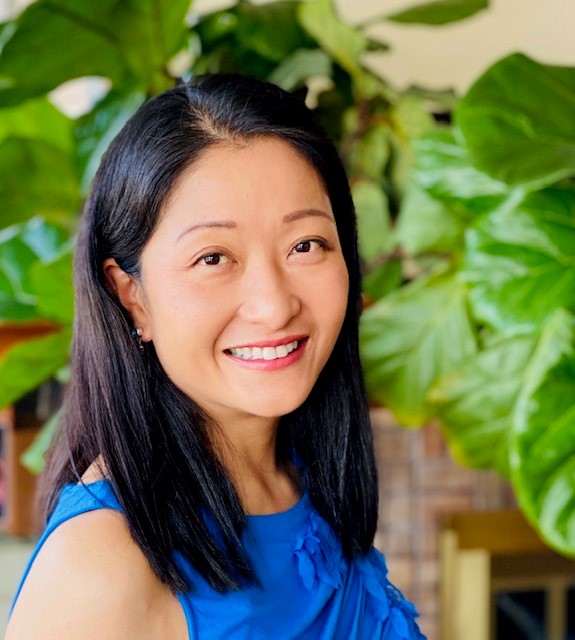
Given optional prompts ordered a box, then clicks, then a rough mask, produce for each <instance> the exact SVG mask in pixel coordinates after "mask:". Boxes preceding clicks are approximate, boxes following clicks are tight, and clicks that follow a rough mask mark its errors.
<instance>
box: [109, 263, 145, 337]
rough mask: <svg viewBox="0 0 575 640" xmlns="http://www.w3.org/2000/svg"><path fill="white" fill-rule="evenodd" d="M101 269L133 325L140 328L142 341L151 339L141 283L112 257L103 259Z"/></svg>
mask: <svg viewBox="0 0 575 640" xmlns="http://www.w3.org/2000/svg"><path fill="white" fill-rule="evenodd" d="M103 269H104V278H105V279H106V284H107V285H108V287H109V288H110V290H111V291H113V292H114V293H115V294H116V296H117V297H118V300H119V301H120V304H121V305H122V306H123V307H124V309H126V311H127V312H128V313H129V314H130V316H131V317H132V321H133V322H134V327H135V328H140V329H142V336H141V337H142V340H143V341H144V342H147V341H149V340H151V339H152V335H151V330H150V319H149V314H148V311H147V307H146V304H145V302H144V296H143V290H142V285H141V284H140V283H139V282H138V281H137V280H135V279H134V278H133V277H132V276H130V275H129V274H127V273H126V272H125V271H123V270H122V269H121V268H120V267H119V266H118V263H117V262H116V261H115V260H114V258H108V259H107V260H105V261H104V265H103Z"/></svg>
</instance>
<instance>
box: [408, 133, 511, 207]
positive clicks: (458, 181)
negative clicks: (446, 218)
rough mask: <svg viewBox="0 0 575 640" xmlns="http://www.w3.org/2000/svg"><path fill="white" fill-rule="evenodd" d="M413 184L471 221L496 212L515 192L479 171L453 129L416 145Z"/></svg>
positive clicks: (426, 138)
mask: <svg viewBox="0 0 575 640" xmlns="http://www.w3.org/2000/svg"><path fill="white" fill-rule="evenodd" d="M413 147H414V150H415V157H416V164H415V167H414V169H413V171H412V173H411V178H412V180H413V181H414V182H415V183H416V184H417V185H418V186H419V187H420V188H421V189H423V190H424V191H426V192H427V193H429V195H431V196H432V197H434V198H435V199H437V200H440V201H442V202H446V203H448V204H449V205H450V207H451V208H452V209H453V210H454V211H456V212H457V213H459V214H460V215H464V216H467V217H469V216H470V215H476V214H479V213H484V212H485V211H489V210H491V209H494V208H496V207H497V206H499V205H500V204H501V203H502V202H504V201H505V200H506V199H507V198H508V197H509V194H510V192H511V189H510V188H509V186H508V185H506V184H505V183H503V182H500V181H498V180H494V179H493V178H490V177H489V176H487V175H485V173H482V172H481V171H479V170H478V169H476V168H475V167H474V166H473V164H472V162H471V159H470V157H469V152H468V150H467V149H466V148H465V147H464V146H462V145H461V144H459V143H458V142H457V140H456V137H455V132H454V131H453V129H450V128H447V127H443V128H436V129H434V130H433V131H430V132H428V133H427V134H425V135H424V136H422V137H421V138H420V139H418V140H415V141H414V143H413Z"/></svg>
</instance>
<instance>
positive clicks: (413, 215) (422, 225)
mask: <svg viewBox="0 0 575 640" xmlns="http://www.w3.org/2000/svg"><path fill="white" fill-rule="evenodd" d="M466 226H467V220H466V219H465V217H464V216H462V215H461V214H459V213H458V212H457V210H455V211H454V210H453V209H452V208H450V207H449V206H447V205H446V204H445V203H443V202H440V201H439V200H435V199H434V198H432V197H431V196H430V195H428V194H427V193H426V192H425V191H423V190H422V189H419V188H418V187H416V186H413V187H411V188H410V189H409V190H408V191H407V193H406V194H405V196H404V197H403V199H402V201H401V208H400V211H399V217H398V219H397V224H396V227H395V238H396V240H397V243H398V244H400V245H401V246H402V247H403V248H404V249H405V251H407V253H409V254H412V255H416V254H420V253H425V252H429V251H432V252H438V253H444V252H447V253H451V252H454V251H457V252H460V251H463V246H464V241H463V234H464V232H465V228H466Z"/></svg>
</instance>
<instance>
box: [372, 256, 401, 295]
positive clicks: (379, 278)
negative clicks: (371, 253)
mask: <svg viewBox="0 0 575 640" xmlns="http://www.w3.org/2000/svg"><path fill="white" fill-rule="evenodd" d="M402 276H403V267H402V264H401V260H389V261H387V262H384V263H383V264H382V265H379V266H378V267H376V268H375V269H373V270H372V271H370V272H369V273H366V274H365V275H364V277H363V293H364V294H365V295H366V296H367V297H368V299H371V300H372V301H375V300H379V299H380V298H383V297H384V296H386V295H388V294H390V293H391V292H392V291H394V290H395V289H397V288H398V287H399V286H400V285H401V280H402Z"/></svg>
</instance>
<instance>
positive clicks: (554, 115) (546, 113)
mask: <svg viewBox="0 0 575 640" xmlns="http://www.w3.org/2000/svg"><path fill="white" fill-rule="evenodd" d="M574 110H575V69H573V68H566V67H554V66H547V65H542V64H539V63H537V62H535V61H533V60H530V59H529V58H527V57H526V56H524V55H521V54H515V55H512V56H509V57H507V58H505V59H503V60H501V61H500V62H498V63H497V64H495V65H494V66H493V67H491V68H490V69H488V70H487V71H486V72H485V74H484V75H483V76H481V78H479V80H477V82H475V84H474V85H473V86H472V87H471V89H469V91H468V92H467V95H465V96H464V97H463V99H462V100H461V101H460V103H459V106H458V107H457V110H456V113H455V117H456V122H457V124H458V126H459V127H460V128H461V131H462V133H463V135H464V137H465V140H466V143H467V147H468V149H469V152H470V155H471V159H472V161H473V162H474V163H475V164H476V165H477V167H478V168H479V169H481V170H482V171H485V172H486V173H488V174H489V175H491V176H493V177H494V178H496V179H498V180H503V181H505V182H508V183H509V184H530V183H536V184H539V185H542V184H550V183H553V182H556V181H558V180H560V179H561V178H564V177H566V176H572V175H573V174H575V118H573V112H574Z"/></svg>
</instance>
